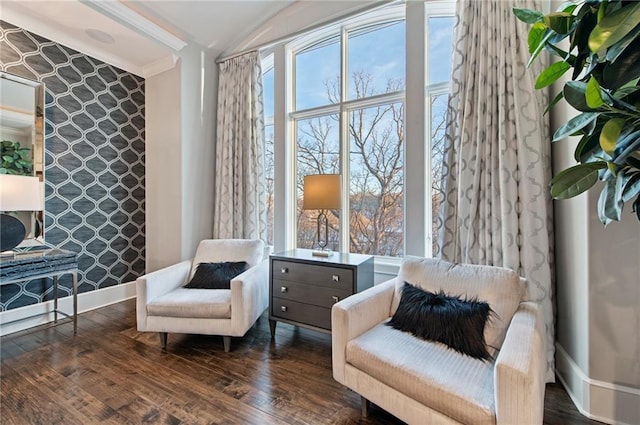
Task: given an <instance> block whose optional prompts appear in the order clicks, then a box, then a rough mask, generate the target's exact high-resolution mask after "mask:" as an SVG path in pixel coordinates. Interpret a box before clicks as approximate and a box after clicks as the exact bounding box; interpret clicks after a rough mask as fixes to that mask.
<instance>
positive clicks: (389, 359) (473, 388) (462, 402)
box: [346, 322, 496, 424]
mask: <svg viewBox="0 0 640 425" xmlns="http://www.w3.org/2000/svg"><path fill="white" fill-rule="evenodd" d="M346 362H347V364H350V365H352V366H354V367H355V368H357V369H359V370H361V371H363V372H364V373H366V374H368V375H370V376H371V377H373V378H375V379H377V380H378V381H380V382H384V383H385V384H386V385H388V386H390V387H392V388H393V389H395V390H397V391H399V392H400V393H402V394H404V395H406V396H407V397H409V398H411V399H414V400H416V401H418V402H420V403H422V404H424V405H425V406H429V407H431V408H432V409H434V410H436V411H439V412H441V413H442V414H444V415H446V416H448V417H450V418H453V419H455V420H456V421H459V422H461V423H465V424H495V423H496V418H495V407H494V406H495V401H494V389H493V385H494V384H493V363H491V362H489V363H488V362H483V361H481V360H477V359H474V358H471V357H469V356H465V355H462V354H460V353H457V352H456V351H453V350H450V349H448V348H447V347H446V346H445V345H443V344H438V343H434V342H431V341H425V340H422V339H418V338H415V337H414V336H412V335H411V334H409V333H406V332H402V331H399V330H396V329H394V328H392V327H390V326H386V322H383V323H380V324H379V325H377V326H375V327H373V328H372V329H370V330H369V331H367V332H365V333H363V334H362V335H360V336H358V337H356V338H355V339H353V340H351V341H350V342H349V343H348V344H347V349H346Z"/></svg>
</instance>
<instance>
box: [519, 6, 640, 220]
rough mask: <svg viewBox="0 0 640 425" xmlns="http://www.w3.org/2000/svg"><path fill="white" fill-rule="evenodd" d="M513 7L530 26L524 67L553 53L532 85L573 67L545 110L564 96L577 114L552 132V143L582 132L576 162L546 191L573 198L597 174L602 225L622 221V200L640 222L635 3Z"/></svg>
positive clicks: (639, 51) (639, 19)
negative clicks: (546, 8) (547, 8)
mask: <svg viewBox="0 0 640 425" xmlns="http://www.w3.org/2000/svg"><path fill="white" fill-rule="evenodd" d="M513 12H514V14H515V16H516V17H517V18H518V19H520V20H521V21H523V22H526V23H528V24H531V29H530V30H529V35H528V39H527V42H528V46H529V52H530V53H531V58H530V59H529V65H530V64H531V63H532V62H533V61H534V60H535V59H536V58H537V57H538V56H539V55H540V53H541V52H542V51H544V50H546V51H548V52H550V53H551V57H552V59H553V60H552V62H553V63H551V65H549V66H548V67H547V68H546V69H545V70H543V71H542V72H541V73H540V75H539V76H538V77H537V80H536V83H535V87H536V88H537V89H542V88H544V87H547V86H549V85H551V84H552V83H553V82H555V81H556V80H558V79H559V78H560V77H562V76H563V75H564V74H565V73H567V72H568V71H569V70H572V75H571V80H570V81H568V82H566V83H565V84H564V87H563V89H562V91H561V92H560V93H558V95H557V96H556V97H555V98H554V99H553V100H552V101H551V102H550V103H549V106H548V107H547V111H548V110H549V109H550V108H551V107H553V105H555V104H557V103H558V102H560V101H562V100H563V99H564V101H566V102H567V103H569V104H570V105H571V106H572V107H574V108H575V109H577V110H578V111H579V112H580V113H579V114H578V115H577V116H575V117H574V118H571V119H570V120H569V121H567V122H566V123H564V124H563V125H562V126H561V127H560V128H558V129H557V131H556V132H555V134H554V135H553V141H554V142H555V141H558V140H562V139H564V138H565V137H567V136H581V139H580V142H579V143H578V146H577V147H576V149H575V153H574V157H575V160H576V161H577V162H578V164H577V165H575V166H573V167H570V168H568V169H566V170H562V171H560V172H559V173H557V174H556V175H555V176H554V178H553V179H552V181H551V195H552V196H553V198H555V199H566V198H571V197H573V196H576V195H578V194H580V193H582V192H584V191H586V190H588V189H590V188H592V187H593V186H594V185H595V184H596V183H597V182H598V180H601V181H603V182H604V185H603V187H602V191H601V193H600V197H599V199H598V213H599V216H600V220H601V221H602V223H604V224H605V225H606V224H608V223H610V222H611V221H613V220H616V221H619V220H620V219H621V216H622V210H623V207H624V204H625V203H626V202H632V210H633V211H634V212H635V214H636V216H637V219H638V220H640V86H639V84H638V80H639V78H640V2H635V1H623V0H610V1H609V0H586V1H573V2H570V3H565V4H564V5H563V6H561V7H560V8H559V9H558V10H557V11H556V12H553V13H550V14H547V15H545V14H543V13H542V12H538V11H535V10H529V9H517V8H514V9H513ZM565 46H566V47H565ZM547 111H545V112H547Z"/></svg>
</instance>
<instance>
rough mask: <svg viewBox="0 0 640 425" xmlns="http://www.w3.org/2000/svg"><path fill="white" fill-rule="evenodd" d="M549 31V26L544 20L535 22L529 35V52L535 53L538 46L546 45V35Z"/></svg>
mask: <svg viewBox="0 0 640 425" xmlns="http://www.w3.org/2000/svg"><path fill="white" fill-rule="evenodd" d="M546 33H547V26H546V25H545V24H543V23H542V22H538V23H536V24H534V25H533V26H532V27H531V29H530V30H529V34H528V35H527V44H528V45H529V53H533V52H535V51H536V49H537V48H541V47H544V41H543V40H544V36H545V35H546Z"/></svg>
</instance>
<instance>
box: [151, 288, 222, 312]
mask: <svg viewBox="0 0 640 425" xmlns="http://www.w3.org/2000/svg"><path fill="white" fill-rule="evenodd" d="M147 314H148V315H149V316H165V317H187V318H209V319H228V318H230V317H231V291H230V290H228V289H186V288H178V289H174V290H173V291H171V292H169V293H168V294H165V295H161V296H159V297H158V298H155V299H154V300H152V301H150V302H149V303H148V304H147Z"/></svg>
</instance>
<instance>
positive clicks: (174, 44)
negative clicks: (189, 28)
mask: <svg viewBox="0 0 640 425" xmlns="http://www.w3.org/2000/svg"><path fill="white" fill-rule="evenodd" d="M80 3H83V4H85V5H87V6H89V7H91V8H93V9H94V10H97V11H98V12H100V13H102V14H103V15H107V16H109V17H111V18H113V19H116V20H117V21H118V22H120V23H122V24H124V25H126V26H128V27H129V28H131V29H132V30H134V31H137V32H138V33H141V34H143V35H145V36H147V37H150V38H151V39H153V40H155V41H157V42H159V43H161V44H163V45H165V46H167V47H169V48H171V49H173V50H174V51H175V52H179V51H180V50H181V49H182V48H183V47H184V46H186V45H187V42H186V41H184V40H182V39H181V38H179V37H176V36H175V35H173V34H172V33H170V32H169V31H167V30H165V29H164V28H162V27H161V26H159V25H157V24H155V23H153V22H151V21H150V20H149V19H147V18H145V17H144V16H142V15H140V14H139V13H137V12H135V11H133V10H132V9H130V8H128V7H127V6H125V5H124V4H122V3H120V2H119V1H118V0H80Z"/></svg>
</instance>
